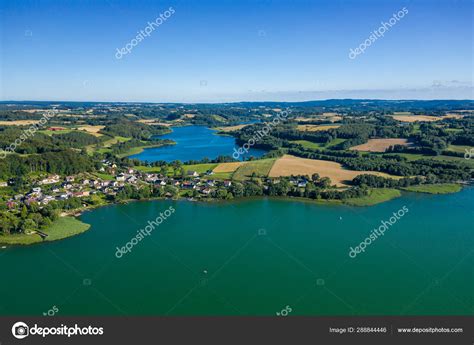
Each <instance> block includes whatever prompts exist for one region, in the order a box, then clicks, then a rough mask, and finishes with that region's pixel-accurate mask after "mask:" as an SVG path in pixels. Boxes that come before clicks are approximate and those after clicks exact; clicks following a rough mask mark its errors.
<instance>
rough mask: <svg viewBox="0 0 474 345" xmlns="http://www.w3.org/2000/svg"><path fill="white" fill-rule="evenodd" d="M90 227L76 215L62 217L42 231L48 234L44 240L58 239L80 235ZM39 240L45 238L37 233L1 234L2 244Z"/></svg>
mask: <svg viewBox="0 0 474 345" xmlns="http://www.w3.org/2000/svg"><path fill="white" fill-rule="evenodd" d="M89 228H90V225H89V224H86V223H83V222H81V221H80V220H78V219H76V218H74V217H61V218H59V219H58V220H56V221H55V222H54V223H53V224H52V225H51V226H50V227H49V228H48V229H45V230H42V232H44V233H46V234H48V237H46V239H45V240H44V241H56V240H61V239H63V238H66V237H70V236H74V235H78V234H80V233H83V232H85V231H87V230H88V229H89ZM39 242H43V240H42V239H41V237H40V236H39V235H37V234H32V235H26V234H15V235H0V244H33V243H39Z"/></svg>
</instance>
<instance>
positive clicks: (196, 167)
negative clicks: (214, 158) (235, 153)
mask: <svg viewBox="0 0 474 345" xmlns="http://www.w3.org/2000/svg"><path fill="white" fill-rule="evenodd" d="M215 167H217V163H203V164H191V165H183V169H184V171H185V172H186V173H187V172H188V171H196V172H197V173H199V174H204V173H205V172H206V171H208V170H213V169H214V168H215Z"/></svg>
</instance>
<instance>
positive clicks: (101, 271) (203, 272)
mask: <svg viewBox="0 0 474 345" xmlns="http://www.w3.org/2000/svg"><path fill="white" fill-rule="evenodd" d="M472 205H474V188H465V189H464V190H463V191H461V192H460V193H457V194H450V195H439V196H435V195H424V194H411V193H410V194H404V196H403V197H401V198H398V199H394V200H392V201H389V202H386V203H383V204H379V205H376V206H372V207H360V208H357V207H349V206H324V205H318V204H314V203H311V202H297V201H282V200H269V199H254V200H246V201H237V202H222V203H196V202H189V201H161V200H160V201H147V202H133V203H129V204H126V205H113V206H108V207H104V208H100V209H96V210H93V211H90V212H87V213H85V214H83V215H82V216H81V219H82V220H83V221H84V222H87V223H90V224H92V227H91V229H90V230H89V231H87V232H86V233H84V234H82V235H79V236H76V237H73V238H69V239H66V240H63V241H59V242H52V243H45V244H41V245H34V246H29V247H9V248H7V249H0V264H1V267H2V275H1V277H2V280H1V284H0V296H1V298H0V314H2V315H25V314H27V315H42V313H47V312H48V310H52V308H53V307H56V308H57V309H58V310H59V312H58V315H276V313H280V314H281V313H283V315H285V314H286V313H289V315H473V314H474V309H473V308H474V296H473V291H474V271H473V267H474V255H473V247H474V231H473V226H472V220H473V209H472ZM170 206H172V207H173V208H174V209H175V212H174V213H173V214H171V215H170V216H168V218H167V219H165V220H163V222H162V223H161V224H160V225H159V226H158V227H157V228H156V229H155V230H154V231H153V232H152V233H151V235H150V236H146V237H144V238H143V239H142V240H141V241H140V242H138V243H137V244H136V245H135V247H133V249H132V250H131V252H129V253H126V254H124V255H123V256H122V257H121V258H117V257H116V251H117V249H116V248H117V246H119V247H121V246H124V245H125V244H126V243H127V242H128V241H130V240H131V238H132V236H136V235H137V231H138V230H139V229H143V228H144V227H145V226H146V225H147V222H148V221H149V220H155V219H156V218H157V217H158V216H159V213H160V212H162V213H163V212H165V210H167V209H168V208H169V207H170ZM404 206H406V209H407V210H408V212H406V213H405V214H404V215H403V217H400V218H399V220H398V221H396V222H395V223H394V224H393V225H391V227H389V229H388V230H386V232H385V235H384V236H383V237H379V238H378V239H376V240H375V241H374V242H372V243H371V244H370V245H369V246H368V247H367V248H366V249H365V252H361V253H359V254H358V255H357V257H356V258H350V257H349V255H348V253H349V248H350V247H351V246H356V245H357V244H359V243H360V242H361V241H363V240H364V238H366V237H367V236H368V235H369V233H370V232H371V231H372V230H373V229H374V228H375V227H378V226H379V225H380V223H381V221H389V219H390V218H391V217H392V214H393V212H397V211H399V210H400V209H403V207H404Z"/></svg>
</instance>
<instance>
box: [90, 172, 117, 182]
mask: <svg viewBox="0 0 474 345" xmlns="http://www.w3.org/2000/svg"><path fill="white" fill-rule="evenodd" d="M94 176H96V177H98V178H101V179H102V180H105V181H112V180H115V177H114V176H112V175H109V174H104V173H94Z"/></svg>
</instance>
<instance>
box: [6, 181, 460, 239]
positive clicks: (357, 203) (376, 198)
mask: <svg viewBox="0 0 474 345" xmlns="http://www.w3.org/2000/svg"><path fill="white" fill-rule="evenodd" d="M446 185H450V186H456V191H452V190H450V191H445V192H443V193H440V192H426V191H415V190H406V189H403V188H400V189H391V188H373V189H371V195H367V196H365V197H360V198H352V199H345V200H341V199H309V198H303V197H291V196H284V197H280V196H254V197H243V198H235V199H232V200H221V199H208V200H194V199H192V198H189V197H182V196H181V197H177V198H166V197H154V198H147V199H140V200H136V199H129V200H123V201H120V202H110V203H104V204H99V205H92V206H88V207H82V208H80V209H76V210H71V211H66V212H62V213H61V216H60V218H59V219H58V220H57V221H59V220H60V219H67V218H72V219H74V220H75V221H77V222H78V223H77V224H76V225H77V226H78V227H79V226H87V228H86V229H84V230H82V229H80V230H79V231H75V230H73V232H72V233H70V234H67V235H65V236H62V235H64V234H61V235H59V236H55V237H54V238H53V239H46V240H35V241H32V242H29V243H28V241H27V243H7V242H2V236H5V235H1V236H0V246H8V247H11V246H16V245H21V246H28V245H32V244H40V243H44V242H52V241H58V240H62V239H66V238H69V237H73V236H76V235H79V234H81V233H83V232H86V231H88V230H89V229H90V228H91V225H90V224H87V223H84V222H82V220H80V219H79V217H80V216H82V215H83V214H84V213H85V212H90V211H93V210H95V209H98V208H102V207H109V206H117V205H126V204H129V203H131V202H150V201H160V200H161V201H166V200H168V201H188V202H198V203H202V204H214V205H215V204H225V203H240V202H248V201H257V200H274V201H281V202H288V201H291V202H302V203H310V204H314V205H319V206H349V207H370V206H374V205H377V204H380V203H383V202H386V201H390V200H393V199H396V198H399V197H402V196H403V194H405V193H421V194H432V195H442V194H454V193H458V192H460V191H462V190H463V185H461V184H441V185H439V188H442V187H446ZM433 186H436V185H433ZM374 194H376V195H374ZM351 200H352V201H351ZM57 221H56V222H57ZM56 222H55V223H56ZM53 225H54V223H53ZM53 225H52V226H51V227H53ZM51 227H50V228H48V229H46V230H45V232H47V231H50V229H51ZM7 236H10V235H7ZM12 236H15V237H17V236H28V237H29V236H32V235H25V234H19V235H12Z"/></svg>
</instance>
